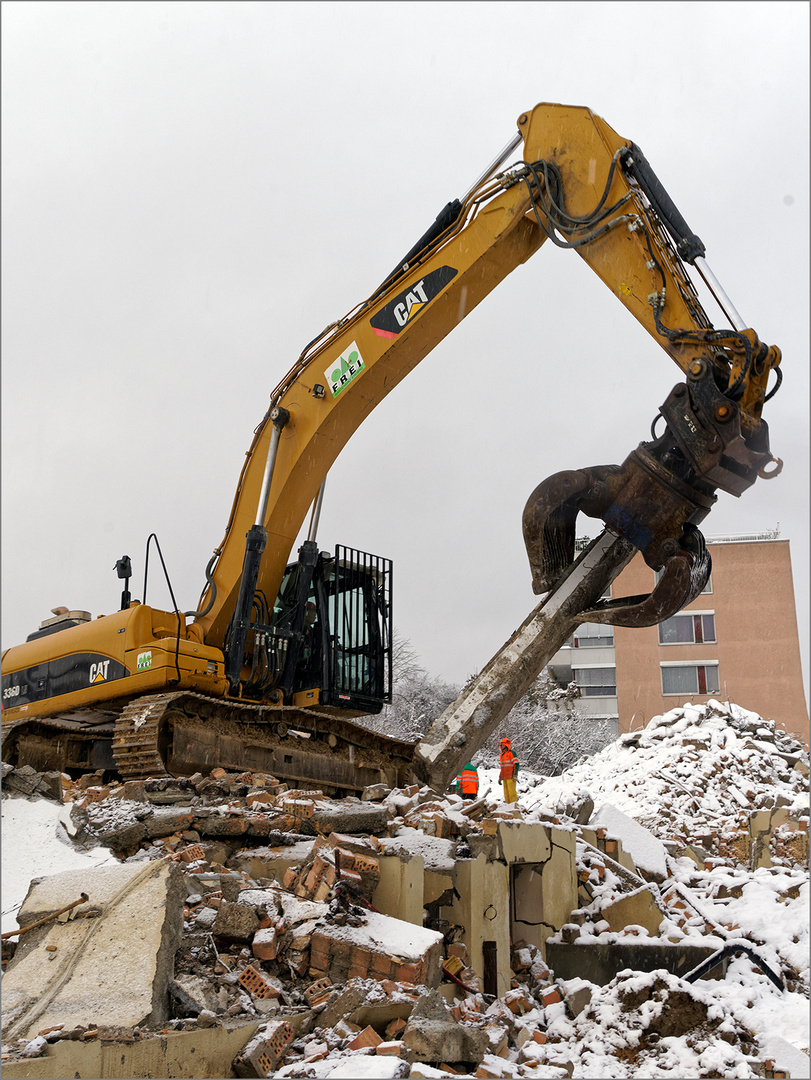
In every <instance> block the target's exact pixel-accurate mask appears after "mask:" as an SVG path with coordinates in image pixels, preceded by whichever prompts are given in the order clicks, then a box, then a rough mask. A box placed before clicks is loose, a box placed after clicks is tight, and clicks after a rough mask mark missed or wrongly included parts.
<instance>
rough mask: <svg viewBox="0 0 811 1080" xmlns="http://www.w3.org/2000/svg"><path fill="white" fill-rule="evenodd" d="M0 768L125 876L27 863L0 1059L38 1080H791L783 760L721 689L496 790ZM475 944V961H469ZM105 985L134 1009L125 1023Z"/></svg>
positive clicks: (777, 746)
mask: <svg viewBox="0 0 811 1080" xmlns="http://www.w3.org/2000/svg"><path fill="white" fill-rule="evenodd" d="M3 768H4V797H5V796H6V795H9V796H12V797H16V798H19V797H27V798H32V799H33V798H39V799H41V798H43V797H46V798H51V799H54V800H57V799H58V800H62V810H61V818H62V822H63V825H64V826H65V827H66V829H67V831H68V833H69V834H70V839H71V842H72V844H73V845H74V847H76V848H77V849H88V850H89V849H91V848H92V847H93V846H94V845H99V844H101V845H104V846H105V847H106V848H108V849H109V850H110V851H111V852H113V853H114V854H115V856H116V865H117V866H118V868H119V870H120V874H121V875H123V876H122V877H121V878H120V880H119V878H118V877H117V876H116V866H113V867H111V868H105V867H99V868H98V869H95V870H93V871H92V872H89V873H88V874H86V875H85V876H84V878H83V879H82V881H83V884H82V889H81V896H82V897H83V898H84V899H78V900H77V899H76V896H74V895H73V894H74V893H76V892H77V888H78V882H79V878H77V877H76V876H75V872H71V874H65V875H59V874H58V875H56V876H55V877H52V878H46V879H45V882H46V883H48V889H49V890H50V893H49V897H47V898H46V897H44V895H43V888H44V887H45V884H44V883H40V884H37V882H34V883H32V887H31V889H30V891H29V895H28V897H27V898H26V900H25V903H24V904H23V905H22V908H21V910H20V912H19V915H18V919H19V921H20V926H21V928H22V930H23V932H22V933H20V935H19V944H15V943H14V942H11V941H4V959H3V967H4V971H5V975H4V1015H3V1025H4V1027H3V1067H4V1069H5V1070H6V1071H7V1072H8V1075H9V1076H43V1077H44V1076H47V1075H56V1074H55V1073H50V1074H49V1073H48V1072H47V1071H45V1072H42V1071H40V1072H36V1071H31V1070H34V1069H35V1068H36V1067H37V1065H38V1063H39V1062H42V1063H43V1065H44V1066H45V1067H46V1068H47V1067H48V1066H47V1063H48V1062H50V1061H51V1058H52V1057H53V1061H54V1062H56V1061H57V1060H58V1059H57V1057H55V1056H54V1055H57V1054H59V1053H67V1052H68V1050H69V1046H68V1044H74V1045H76V1044H78V1045H79V1046H80V1047H81V1048H88V1047H89V1046H90V1045H91V1044H99V1052H103V1051H104V1049H105V1048H106V1047H109V1048H116V1049H118V1050H121V1049H122V1048H123V1049H124V1051H127V1048H130V1050H129V1052H134V1051H133V1050H132V1049H131V1048H132V1047H135V1048H139V1053H140V1054H142V1055H143V1054H145V1053H147V1047H148V1046H152V1045H153V1044H155V1045H158V1044H159V1046H160V1053H161V1054H164V1055H165V1054H166V1053H168V1052H169V1051H168V1050H167V1049H166V1048H167V1047H168V1046H170V1044H171V1045H172V1046H176V1047H179V1048H183V1047H185V1048H187V1049H184V1050H182V1051H181V1049H177V1050H176V1051H175V1053H176V1054H180V1055H181V1057H182V1054H186V1055H188V1061H187V1067H188V1068H189V1070H190V1071H188V1072H184V1071H182V1070H183V1068H184V1067H186V1066H184V1065H180V1064H176V1065H174V1066H173V1070H174V1071H169V1069H168V1066H166V1065H165V1064H164V1065H163V1066H162V1067H163V1068H165V1069H167V1071H166V1072H162V1073H158V1072H144V1073H142V1075H177V1076H181V1075H189V1076H205V1075H212V1076H214V1075H222V1076H228V1075H236V1076H270V1075H272V1076H289V1077H308V1078H319V1077H325V1078H326V1077H329V1076H336V1077H337V1076H357V1077H362V1076H370V1077H371V1076H374V1077H389V1076H391V1077H413V1078H415V1080H416V1078H419V1077H437V1076H454V1075H463V1076H476V1077H513V1076H515V1077H552V1076H558V1077H564V1076H566V1077H568V1076H575V1077H588V1076H606V1077H608V1076H610V1077H653V1076H665V1075H678V1076H696V1077H699V1076H701V1077H703V1076H707V1077H711V1076H719V1077H720V1076H739V1077H749V1076H776V1077H779V1076H781V1075H791V1076H801V1075H806V1076H807V1075H808V1071H807V1064H806V1065H805V1066H803V1063H804V1062H805V1063H807V1058H806V1057H804V1055H803V1054H802V1050H805V1051H806V1053H807V1048H808V1040H807V1019H806V1012H807V1006H808V996H809V965H808V891H809V887H808V881H807V857H808V798H807V780H806V778H807V775H808V755H807V751H805V750H804V749H803V747H802V746H801V745H800V744H798V743H795V742H794V741H793V740H790V739H788V737H787V736H785V735H783V734H782V733H780V732H779V731H776V730H775V728H774V725H773V724H771V723H770V722H766V721H764V720H762V719H761V718H760V717H756V716H754V715H753V714H751V713H746V712H745V711H744V710H741V709H738V708H737V707H736V706H726V705H720V704H718V703H711V704H710V705H709V706H705V707H701V708H699V707H695V708H693V707H685V708H683V709H677V710H674V711H673V712H671V713H668V714H667V715H666V716H663V717H658V718H656V719H655V720H654V721H652V722H651V724H649V725H648V727H647V728H645V729H644V730H643V731H641V732H634V733H633V734H632V735H630V736H623V737H622V738H620V739H619V740H618V742H617V743H616V744H614V745H613V746H612V747H609V748H607V749H606V750H605V751H603V752H602V753H601V754H599V755H597V756H595V757H594V758H591V759H588V760H587V761H586V762H585V763H583V764H581V765H579V766H577V767H576V768H574V769H572V770H570V771H569V773H567V774H564V776H562V777H555V778H541V777H534V776H527V775H524V776H520V777H519V801H518V803H517V804H511V805H505V804H504V803H503V802H502V801H501V793H500V789H499V787H498V784H497V782H496V780H495V777H496V776H497V771H496V770H492V771H489V770H480V775H481V778H482V785H481V793H482V797H480V798H478V799H476V800H475V801H472V802H471V801H467V802H465V801H463V800H462V799H461V797H459V796H456V795H443V794H441V793H437V792H435V791H432V790H431V789H429V788H425V787H419V786H417V785H412V786H411V787H406V788H399V789H389V788H387V787H385V786H383V785H379V784H378V785H375V786H374V787H370V788H367V789H366V790H365V791H364V793H363V797H362V798H346V799H329V798H326V797H325V796H324V795H323V794H322V793H321V792H320V791H310V790H308V791H304V790H290V789H288V788H287V786H286V785H284V784H281V783H279V782H278V781H277V780H276V779H275V778H273V777H271V776H268V775H260V774H257V773H249V772H246V773H241V774H238V775H236V774H229V773H226V772H224V771H223V770H221V769H214V770H213V771H212V772H211V774H209V775H208V776H203V775H201V774H197V775H196V776H193V777H188V778H167V777H163V778H154V779H148V780H143V781H129V782H127V783H124V784H106V783H102V782H101V781H102V779H103V778H102V777H101V776H96V777H83V778H82V779H81V780H79V781H77V782H73V781H71V780H70V779H69V778H67V777H61V776H57V779H58V781H59V782H58V783H57V782H56V779H55V778H54V776H53V775H48V776H47V777H42V776H40V775H38V774H35V773H34V772H33V770H26V769H18V770H9V769H8V767H7V766H4V767H3ZM742 800H743V801H742ZM511 866H512V867H514V878H513V876H511V874H512V873H513V872H512V871H511V870H510V867H511ZM502 867H503V869H501V868H502ZM545 868H548V872H547V874H546V876H544V869H545ZM103 870H105V871H106V873H107V878H106V879H105V880H107V881H108V882H109V884H108V886H107V892H105V893H104V894H103V900H101V901H99V899H98V895H99V894H98V892H97V890H96V889H95V875H96V874H100V873H101V872H102V871H103ZM522 874H523V875H524V876H523V877H522V876H521V875H522ZM155 875H159V880H160V882H162V883H164V884H163V885H162V888H163V892H162V893H161V896H162V899H161V901H160V903H161V905H162V907H163V906H165V908H166V911H165V912H164V914H163V916H162V917H163V923H162V925H164V926H165V928H164V930H163V931H162V933H161V935H159V936H156V939H155V945H154V948H153V949H152V953H154V956H155V958H156V959H155V961H154V971H150V972H149V973H148V976H144V977H143V978H144V980H145V981H144V983H143V986H142V985H141V984H140V983H139V981H138V980H139V978H141V975H140V973H139V971H138V967H137V965H136V964H134V962H133V955H132V954H131V953H130V952H129V951H128V945H129V944H132V945H133V947H135V946H140V952H139V955H140V953H141V952H144V951H146V952H150V950H149V949H145V945H144V943H145V941H147V935H145V934H144V932H143V931H144V929H145V927H141V926H140V925H139V924H138V916H137V914H136V915H135V916H133V922H132V923H131V924H128V925H131V926H132V938H133V942H131V943H128V942H127V941H126V940H122V939H123V937H124V936H125V935H122V934H121V933H120V930H119V932H118V935H117V937H116V939H115V943H110V944H108V945H107V946H106V948H107V950H108V951H107V952H106V953H105V952H104V947H105V946H104V945H103V941H104V937H103V935H104V929H103V927H104V925H105V924H107V923H108V922H110V920H111V919H112V918H113V915H115V918H116V919H117V920H118V923H117V924H116V925H118V926H119V927H120V925H121V923H122V920H124V919H126V918H129V917H130V916H129V915H128V914H127V913H128V912H129V911H131V910H132V911H135V912H138V911H139V910H141V909H139V908H138V906H137V895H138V894H137V893H136V892H135V891H134V890H135V889H136V886H137V888H139V889H140V888H144V889H146V888H149V889H151V890H152V892H151V893H149V894H145V895H148V896H149V897H151V896H153V895H154V890H155V888H156V887H157V885H156V882H157V881H158V878H156V877H155ZM476 875H479V876H476ZM494 875H495V876H494ZM499 875H501V877H499ZM533 875H534V876H533ZM68 878H69V879H70V880H67V879H68ZM569 878H570V879H571V880H570V884H569V883H568V881H569ZM62 879H66V880H64V882H63V886H64V887H63V889H62V890H61V891H60V888H59V885H60V881H62ZM502 879H503V880H504V881H506V882H508V883H509V882H511V883H512V884H510V885H508V886H504V887H505V888H511V889H513V893H512V894H511V895H510V894H508V893H504V894H503V896H504V899H505V900H508V903H507V908H508V909H509V910H510V912H511V914H510V915H509V916H505V917H506V918H508V922H507V923H506V924H505V923H504V922H503V921H501V922H500V921H499V919H500V916H499V909H501V908H502V907H503V904H502V900H501V899H499V897H500V896H501V895H502V894H499V892H498V888H499V886H498V885H497V884H496V883H497V882H498V881H500V880H502ZM519 881H525V882H529V885H527V886H519ZM561 881H563V884H562V885H561ZM488 882H491V883H492V884H491V885H488ZM471 883H474V885H475V890H478V891H476V894H475V895H473V896H471V895H470V891H471V888H473V887H474V885H471ZM521 888H525V892H521ZM71 890H72V892H71ZM63 892H64V893H65V895H67V893H68V892H70V897H69V899H67V900H66V901H65V905H66V906H68V907H69V908H70V910H68V911H63V912H62V913H61V914H57V909H58V908H61V907H62V906H63V904H62V899H60V898H61V897H62V894H63ZM77 895H78V894H77ZM541 895H542V898H541V899H539V896H541ZM133 904H135V907H133ZM149 905H152V906H151V907H150V908H149V910H150V914H149V915H148V916H146V915H145V916H142V917H143V918H147V919H148V920H149V923H150V925H151V924H152V922H154V913H153V907H154V903H153V901H152V900H151V899H150V900H149V902H148V905H147V906H149ZM533 905H536V906H533ZM482 912H483V913H484V914H482ZM492 920H495V921H492ZM29 928H30V932H29ZM91 931H92V933H91ZM500 934H501V935H503V936H502V937H499V935H500ZM94 935H95V936H94ZM489 937H492V938H493V939H494V940H493V941H492V942H488V941H487V940H486V939H487V938H489ZM496 939H498V940H499V941H507V942H508V951H507V954H506V956H503V955H502V954H500V953H499V954H497V955H498V957H499V959H498V960H497V961H495V960H494V961H493V963H497V965H500V966H499V967H498V971H497V972H496V970H495V969H494V968H493V967H492V966H491V967H490V968H488V960H487V957H486V956H485V958H484V967H482V966H481V957H482V955H483V953H482V950H483V947H484V946H483V944H482V941H484V942H485V944H489V945H491V946H492V947H493V950H494V952H493V954H491V955H492V956H495V955H496V953H495V949H496V946H497V941H496ZM80 940H81V941H82V942H95V945H94V948H95V949H96V954H97V957H98V958H99V959H98V961H97V962H98V963H100V964H101V965H102V967H103V970H104V979H105V980H106V985H107V986H108V987H109V988H110V992H108V993H107V995H106V996H104V997H103V998H102V999H100V1000H95V999H94V1000H93V1006H92V1015H77V1013H76V1009H75V1007H74V1006H75V1001H76V1000H77V999H80V1000H82V1001H86V1000H87V994H86V988H85V983H84V982H83V983H81V985H80V989H81V994H79V993H74V994H73V995H71V985H72V984H71V979H72V978H74V977H76V978H78V976H77V975H76V972H75V970H74V969H75V968H76V963H77V962H76V961H75V960H74V959H72V958H71V957H72V953H71V950H72V949H73V950H75V949H76V948H77V946H76V942H78V941H80ZM83 949H84V951H85V952H87V947H86V946H83ZM119 953H120V954H121V959H122V960H123V967H122V972H121V975H120V976H118V975H117V969H116V963H117V962H118V959H117V958H118V954H119ZM152 953H150V955H152ZM169 953H170V954H171V956H170V959H169V961H168V962H166V961H165V959H162V958H165V956H166V955H167V954H169ZM477 957H478V958H479V959H477ZM102 958H103V959H102ZM114 958H115V959H114ZM59 965H62V968H60V969H59V970H60V971H62V972H63V974H61V975H60V980H61V981H60V987H61V988H62V989H61V990H60V994H61V995H62V996H61V998H60V997H59V996H58V995H57V996H55V997H54V998H53V1000H50V998H49V1002H50V1003H49V1007H48V1010H40V1006H39V1005H35V1004H33V1003H32V1000H31V994H27V993H26V989H25V988H26V987H27V985H28V982H29V981H30V974H29V971H33V972H35V973H36V975H37V978H40V979H47V973H48V971H52V972H55V971H56V970H57V968H58V967H59ZM76 970H78V968H76ZM505 973H506V974H505ZM699 976H701V978H700V980H699ZM704 976H706V977H704ZM118 977H120V978H121V979H122V980H127V981H131V982H132V983H133V986H132V987H130V988H129V989H130V990H131V993H130V994H129V1000H132V1001H133V1002H136V1003H137V1002H139V1001H141V1000H142V999H143V998H144V994H145V993H146V992H147V991H148V993H147V995H146V996H148V997H149V996H150V995H151V997H150V1000H149V1002H148V1003H147V1005H145V1006H143V1007H141V1006H140V1005H137V1004H135V1005H133V1006H132V1009H134V1010H135V1012H133V1011H132V1009H131V1011H130V1012H129V1013H126V1014H125V1013H124V1012H123V1011H122V1008H121V1006H120V1005H116V1001H117V1000H118V999H119V998H121V997H122V995H120V994H118V993H117V992H116V990H115V980H116V978H118ZM496 985H497V986H498V992H495V987H496ZM156 988H159V989H160V992H158V990H157V989H156ZM49 993H50V991H49ZM82 995H84V996H82ZM40 996H41V997H44V996H48V995H47V994H44V992H43V994H41V995H40ZM123 996H126V995H123ZM6 1001H9V1002H10V1006H9V1008H8V1009H7V1007H6ZM11 1006H13V1007H14V1010H16V1011H13V1010H12V1008H11ZM139 1008H140V1013H137V1015H136V1012H137V1010H138V1009H139ZM60 1010H61V1011H60ZM46 1021H47V1022H46ZM781 1031H782V1032H784V1033H785V1034H786V1035H787V1036H788V1039H789V1041H787V1040H786V1039H781V1038H780V1036H779V1032H781ZM798 1032H799V1033H800V1034H798ZM173 1039H174V1040H175V1042H172V1041H171V1040H173ZM207 1039H209V1040H210V1041H209V1042H206V1041H205V1040H207ZM770 1040H771V1041H770ZM88 1052H89V1051H88ZM155 1052H156V1053H157V1052H158V1051H155ZM217 1053H219V1054H220V1055H222V1054H225V1053H227V1064H226V1065H225V1066H223V1065H222V1064H219V1065H215V1064H211V1065H209V1066H206V1065H205V1064H204V1054H207V1055H208V1056H209V1058H210V1060H211V1061H212V1062H213V1061H215V1060H217V1061H220V1060H221V1058H217V1057H216V1054H217ZM194 1054H196V1055H197V1056H196V1057H194V1056H192V1055H194ZM792 1054H793V1055H794V1057H792ZM209 1058H206V1060H208V1059H209ZM70 1060H71V1068H74V1059H73V1058H71V1059H70ZM122 1060H123V1058H122ZM139 1060H141V1059H139ZM178 1060H180V1058H178ZM161 1061H164V1059H163V1058H162V1059H161ZM787 1062H790V1063H791V1065H790V1068H789V1067H787V1065H786V1063H787ZM24 1063H28V1064H24ZM798 1063H799V1064H798ZM52 1067H54V1068H55V1067H56V1065H54V1066H52ZM88 1067H89V1066H88ZM157 1067H159V1066H150V1068H157ZM803 1067H805V1069H806V1071H805V1074H803V1071H802V1069H803ZM79 1068H81V1066H80V1067H79ZM95 1068H96V1069H97V1070H98V1069H99V1068H100V1066H99V1065H95ZM206 1068H208V1069H209V1070H210V1071H206ZM216 1069H219V1070H220V1071H216ZM798 1069H799V1070H800V1071H797V1070H798ZM26 1070H28V1071H26ZM73 1074H74V1073H73V1072H70V1075H73ZM60 1075H67V1073H60ZM76 1075H88V1076H89V1075H109V1074H107V1073H104V1072H103V1071H97V1072H95V1073H91V1072H81V1071H76ZM133 1075H137V1073H133Z"/></svg>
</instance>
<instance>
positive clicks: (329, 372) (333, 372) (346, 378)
mask: <svg viewBox="0 0 811 1080" xmlns="http://www.w3.org/2000/svg"><path fill="white" fill-rule="evenodd" d="M365 370H366V365H365V364H364V362H363V357H362V356H361V355H360V350H359V349H358V346H357V344H356V343H355V342H354V341H353V342H352V344H351V345H350V346H349V347H348V348H347V349H346V350H345V351H344V352H343V353H342V354H341V355H340V356H339V357H338V359H337V360H334V361H333V362H332V363H331V364H330V366H329V367H328V368H327V369H326V371H325V372H324V376H325V378H326V380H327V383H328V384H329V388H330V390H331V391H332V396H333V397H334V398H336V397H337V396H338V395H339V394H340V393H341V391H342V390H345V389H346V388H347V386H349V384H350V383H351V382H352V380H353V379H356V378H357V377H358V375H360V374H361V372H363V371H365Z"/></svg>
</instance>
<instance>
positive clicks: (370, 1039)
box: [347, 1025, 383, 1050]
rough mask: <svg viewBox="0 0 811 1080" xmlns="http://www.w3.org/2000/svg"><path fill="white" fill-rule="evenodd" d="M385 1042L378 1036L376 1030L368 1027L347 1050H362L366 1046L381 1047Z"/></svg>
mask: <svg viewBox="0 0 811 1080" xmlns="http://www.w3.org/2000/svg"><path fill="white" fill-rule="evenodd" d="M382 1042H383V1040H382V1039H381V1038H380V1036H379V1035H378V1034H377V1032H376V1031H375V1029H374V1028H373V1027H371V1026H370V1025H368V1026H367V1027H365V1028H364V1029H363V1031H361V1032H360V1034H359V1035H356V1036H355V1038H354V1039H353V1040H352V1042H351V1043H350V1044H349V1046H348V1047H347V1049H349V1050H361V1049H362V1048H363V1047H364V1046H379V1045H380V1044H381V1043H382Z"/></svg>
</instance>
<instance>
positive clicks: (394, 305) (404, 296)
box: [369, 266, 457, 338]
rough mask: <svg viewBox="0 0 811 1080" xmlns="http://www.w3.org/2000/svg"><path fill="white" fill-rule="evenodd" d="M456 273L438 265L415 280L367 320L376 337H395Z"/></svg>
mask: <svg viewBox="0 0 811 1080" xmlns="http://www.w3.org/2000/svg"><path fill="white" fill-rule="evenodd" d="M456 274H457V271H456V270H454V269H453V267H452V266H440V267H439V268H438V269H437V270H432V271H431V273H430V274H426V275H425V277H423V278H420V280H419V281H415V282H414V284H413V285H409V287H408V288H407V289H406V290H405V291H404V292H401V293H399V294H398V295H397V296H395V297H394V299H393V300H390V301H389V302H388V304H386V306H385V307H384V308H382V309H381V310H380V311H379V312H378V313H377V315H375V316H373V318H371V319H370V320H369V322H370V324H371V327H372V330H374V332H375V334H377V336H378V337H384V338H396V337H397V335H398V334H399V333H400V332H401V330H404V329H405V327H406V326H408V324H409V323H410V322H411V320H412V319H415V318H416V317H417V315H419V314H420V312H421V311H422V310H423V308H424V307H425V305H426V304H428V303H430V302H431V300H433V299H434V297H436V296H439V294H440V293H441V292H442V290H443V289H444V288H445V286H446V285H448V284H449V283H450V282H451V281H453V279H454V278H455V277H456Z"/></svg>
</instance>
